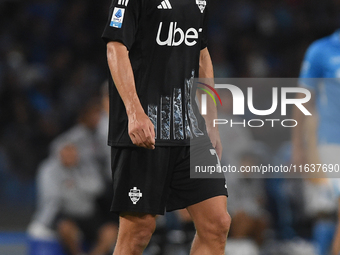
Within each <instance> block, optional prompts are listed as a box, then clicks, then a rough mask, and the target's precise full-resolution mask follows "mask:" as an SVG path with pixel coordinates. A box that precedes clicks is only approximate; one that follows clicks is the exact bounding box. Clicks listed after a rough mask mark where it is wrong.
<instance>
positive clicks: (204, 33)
mask: <svg viewBox="0 0 340 255" xmlns="http://www.w3.org/2000/svg"><path fill="white" fill-rule="evenodd" d="M208 15H209V1H207V6H206V8H205V12H204V17H203V28H202V39H201V50H203V49H204V48H206V47H207V46H208Z"/></svg>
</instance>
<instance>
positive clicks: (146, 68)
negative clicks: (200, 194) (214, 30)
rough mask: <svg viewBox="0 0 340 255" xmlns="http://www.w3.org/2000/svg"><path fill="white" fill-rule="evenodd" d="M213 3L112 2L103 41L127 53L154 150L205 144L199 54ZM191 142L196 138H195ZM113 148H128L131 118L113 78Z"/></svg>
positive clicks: (205, 0) (187, 0)
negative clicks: (198, 100)
mask: <svg viewBox="0 0 340 255" xmlns="http://www.w3.org/2000/svg"><path fill="white" fill-rule="evenodd" d="M208 2H209V0H113V2H112V4H111V7H110V14H109V20H108V22H107V24H106V27H105V30H104V33H103V36H102V37H103V39H104V40H105V41H106V42H108V41H118V42H121V43H123V44H124V45H125V46H126V47H127V49H128V50H129V58H130V61H131V65H132V69H133V73H134V78H135V85H136V91H137V94H138V97H139V99H140V102H141V104H142V107H143V108H144V111H145V113H146V114H147V115H148V116H149V118H150V120H151V121H152V123H153V124H154V126H155V133H156V146H157V145H161V146H162V145H164V146H171V145H189V144H190V141H200V140H201V139H204V140H207V133H206V127H205V123H204V119H203V117H202V116H201V115H200V114H199V111H198V107H197V104H196V102H195V91H196V86H195V84H194V78H195V77H197V76H198V71H199V56H200V50H201V49H203V48H205V47H206V46H207V32H206V27H207V18H206V16H207V15H206V13H207V9H208ZM192 139H193V140H192ZM109 145H111V146H130V145H132V142H131V139H130V137H129V135H128V118H127V115H126V110H125V106H124V104H123V101H122V100H121V98H120V96H119V94H118V92H117V89H116V87H115V86H114V83H113V81H112V79H110V128H109Z"/></svg>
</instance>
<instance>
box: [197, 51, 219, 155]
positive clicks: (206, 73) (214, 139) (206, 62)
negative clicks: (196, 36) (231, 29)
mask: <svg viewBox="0 0 340 255" xmlns="http://www.w3.org/2000/svg"><path fill="white" fill-rule="evenodd" d="M199 78H211V79H212V78H214V70H213V65H212V62H211V58H210V54H209V51H208V48H204V49H202V50H201V53H200V61H199ZM210 85H211V86H213V87H214V84H210ZM202 93H203V91H202V90H199V89H198V90H197V97H198V98H199V99H200V98H201V94H202ZM207 111H208V112H209V114H207V115H205V116H203V117H204V119H205V122H206V126H207V132H208V135H209V138H210V140H211V143H212V145H213V147H214V148H215V150H216V153H217V155H218V157H219V158H220V159H221V157H222V144H221V139H220V133H219V131H218V127H217V126H216V127H214V126H213V120H214V119H217V109H216V106H215V104H214V102H213V101H212V100H209V99H208V102H207Z"/></svg>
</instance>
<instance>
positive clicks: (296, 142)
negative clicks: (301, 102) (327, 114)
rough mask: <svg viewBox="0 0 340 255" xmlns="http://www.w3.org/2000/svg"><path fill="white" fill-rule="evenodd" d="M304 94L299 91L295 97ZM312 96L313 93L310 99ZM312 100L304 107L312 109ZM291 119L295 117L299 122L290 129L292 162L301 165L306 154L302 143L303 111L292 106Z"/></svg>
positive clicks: (300, 96) (301, 96) (304, 118)
mask: <svg viewBox="0 0 340 255" xmlns="http://www.w3.org/2000/svg"><path fill="white" fill-rule="evenodd" d="M304 96H305V95H303V94H301V93H299V94H297V96H296V97H297V98H303V97H304ZM313 98H314V95H313V94H312V99H313ZM314 104H315V102H314V100H310V101H309V102H307V103H306V104H305V107H306V108H307V109H313V108H314ZM293 119H295V120H296V121H297V122H298V123H299V124H298V125H297V126H296V127H295V128H293V130H292V146H293V151H292V163H293V164H296V165H302V164H306V161H307V156H306V148H305V145H304V137H305V136H304V130H305V128H304V126H305V120H306V116H305V115H304V114H303V112H301V111H300V109H298V108H297V107H294V109H293Z"/></svg>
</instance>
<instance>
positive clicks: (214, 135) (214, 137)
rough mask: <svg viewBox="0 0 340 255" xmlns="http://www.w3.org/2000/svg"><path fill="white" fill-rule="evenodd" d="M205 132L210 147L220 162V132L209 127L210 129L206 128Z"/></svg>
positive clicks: (215, 128) (221, 149) (221, 148)
mask: <svg viewBox="0 0 340 255" xmlns="http://www.w3.org/2000/svg"><path fill="white" fill-rule="evenodd" d="M207 131H208V135H209V138H210V141H211V143H212V146H213V147H214V148H215V150H216V153H217V156H218V158H219V159H220V160H221V158H222V151H223V147H222V143H221V138H220V132H219V131H218V128H217V127H211V128H208V127H207Z"/></svg>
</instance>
